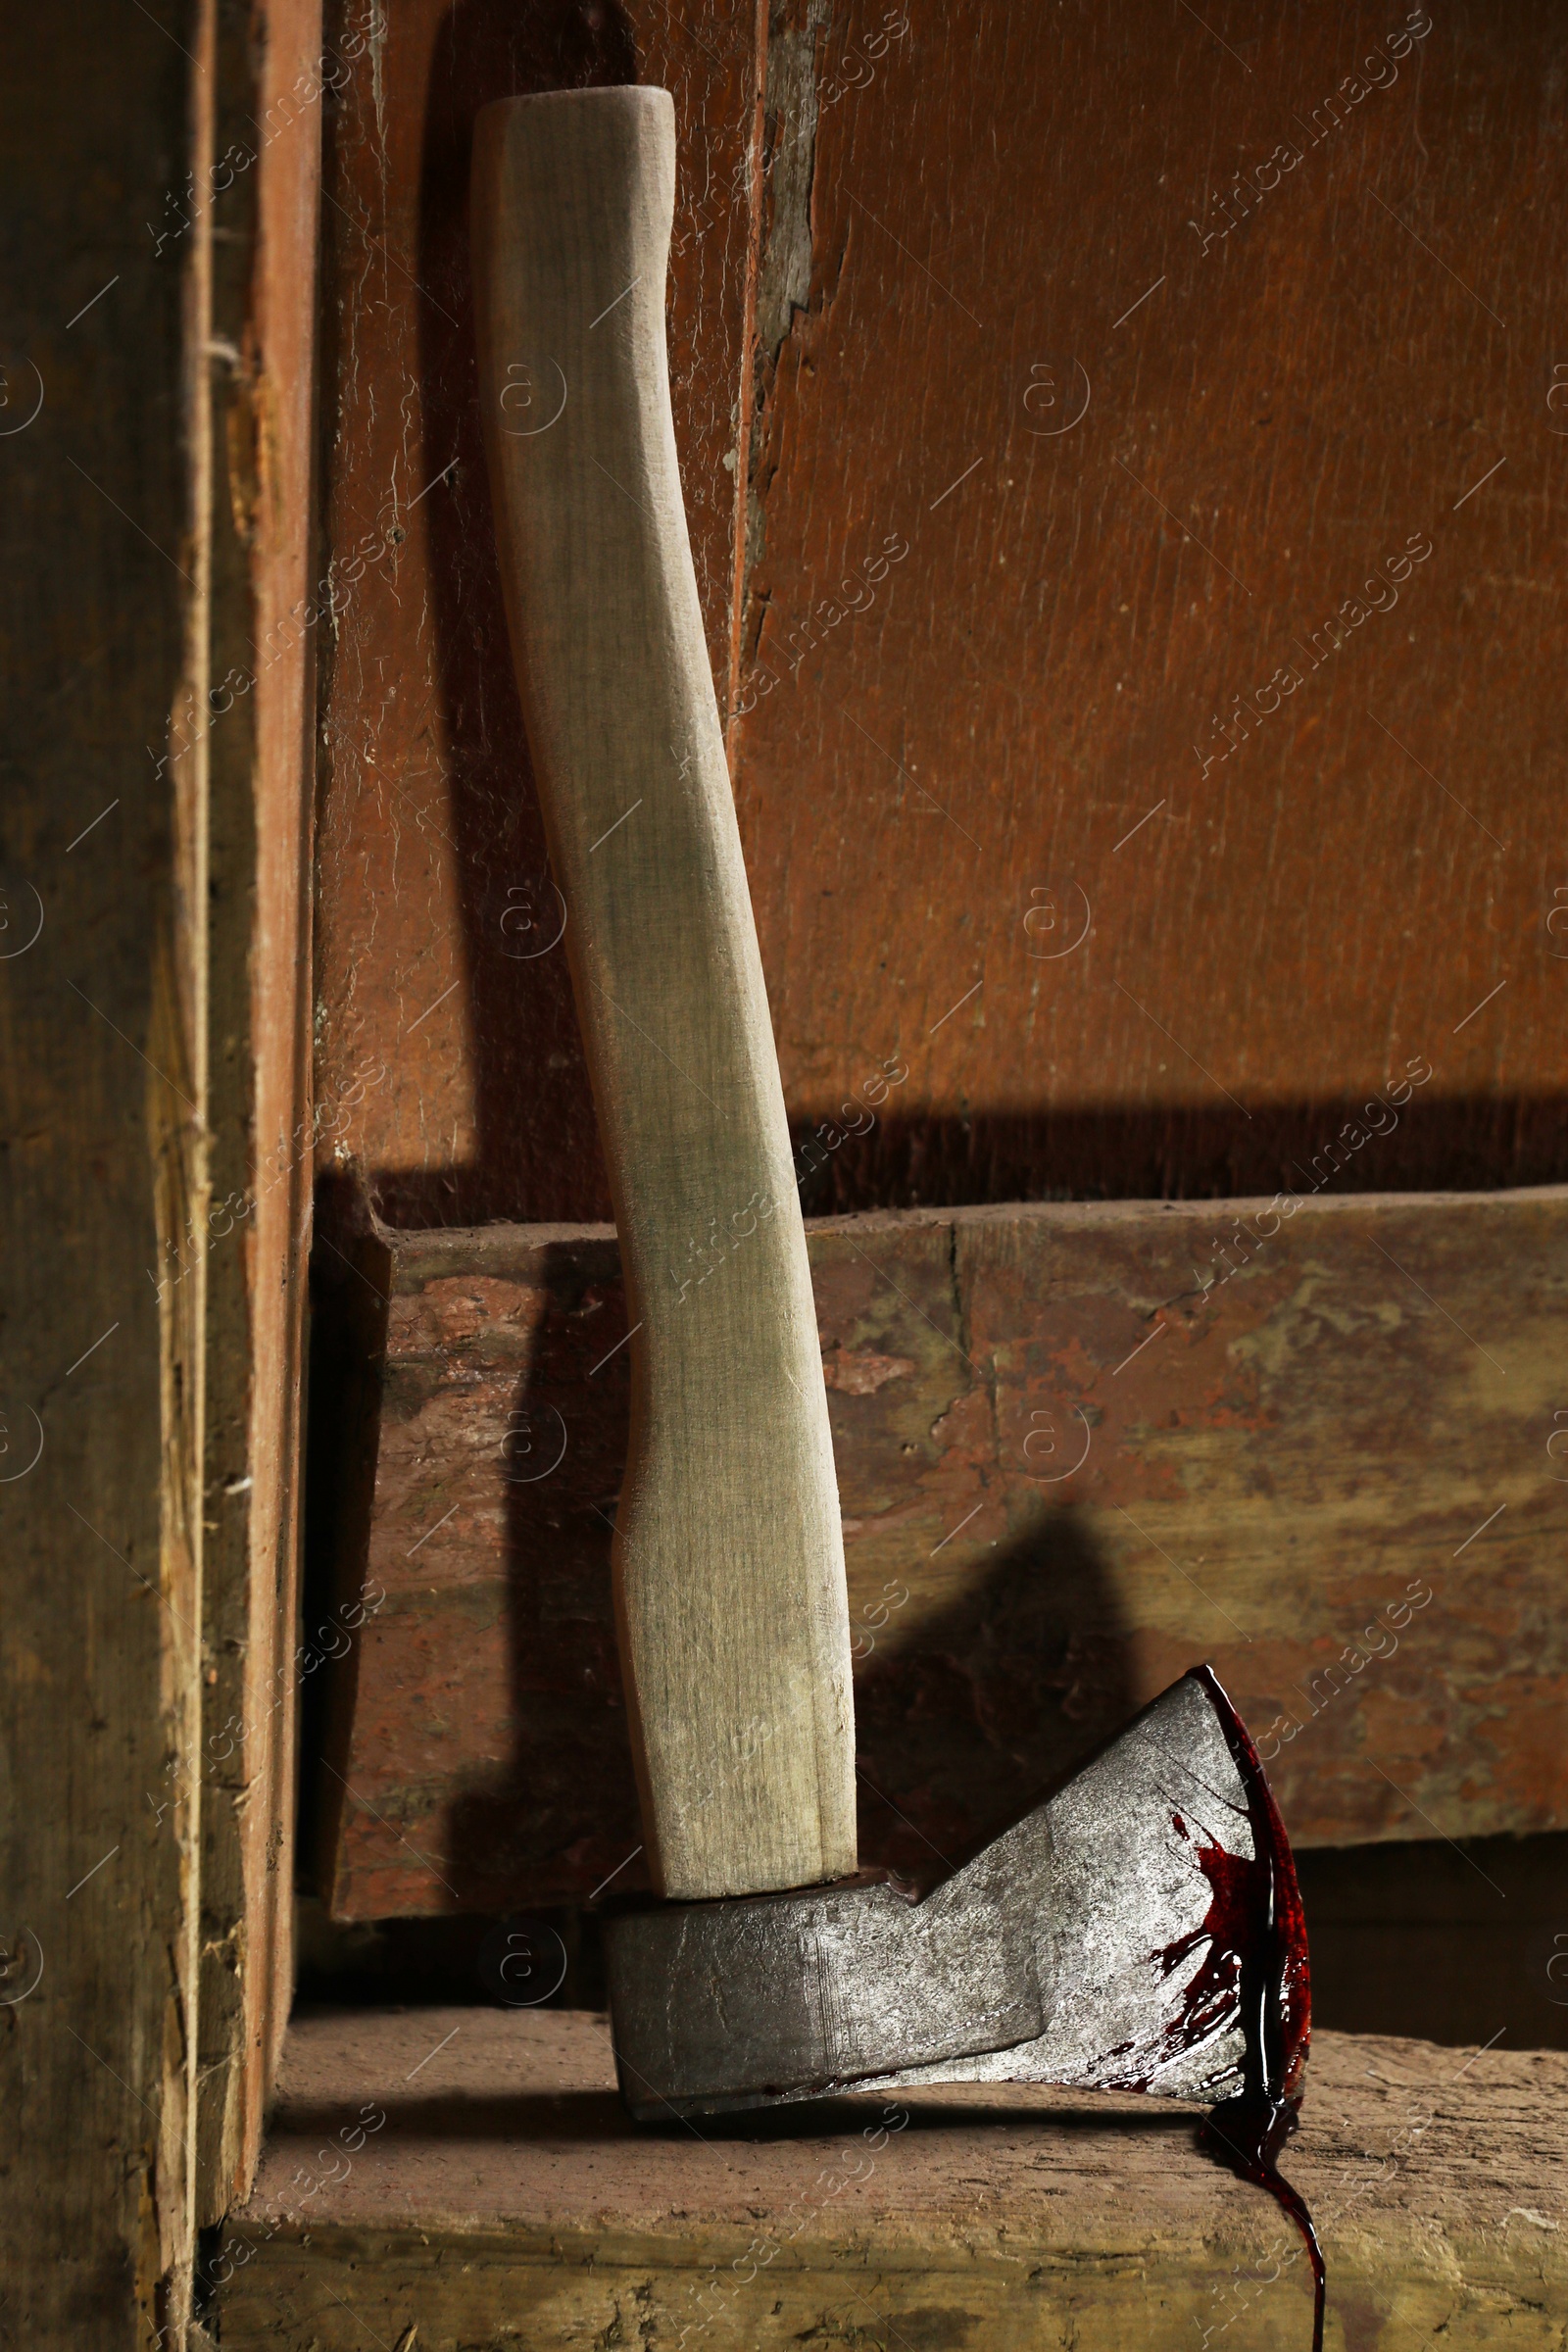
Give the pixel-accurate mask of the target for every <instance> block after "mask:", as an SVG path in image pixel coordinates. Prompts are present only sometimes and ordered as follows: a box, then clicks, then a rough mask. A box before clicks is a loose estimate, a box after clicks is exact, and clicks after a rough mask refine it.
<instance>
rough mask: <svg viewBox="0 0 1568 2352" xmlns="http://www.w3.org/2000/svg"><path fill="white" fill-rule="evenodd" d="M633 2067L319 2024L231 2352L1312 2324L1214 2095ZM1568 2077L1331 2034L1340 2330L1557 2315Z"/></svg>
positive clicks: (479, 2042) (988, 2338)
mask: <svg viewBox="0 0 1568 2352" xmlns="http://www.w3.org/2000/svg"><path fill="white" fill-rule="evenodd" d="M613 2081H614V2077H613V2065H612V2060H611V2051H610V2037H609V2031H608V2027H607V2024H606V2021H605V2020H604V2019H602V2018H600V2017H596V2016H593V2015H591V2014H589V2013H587V2012H585V2011H573V2010H560V2009H558V2010H544V2011H513V2012H510V2013H509V2012H504V2011H498V2010H491V2009H466V2008H465V2009H440V2008H428V2009H405V2010H397V2011H382V2012H370V2013H366V2012H359V2013H355V2014H345V2013H341V2012H339V2013H322V2014H318V2015H315V2016H305V2017H301V2018H299V2019H298V2020H297V2021H296V2023H295V2025H294V2026H293V2028H292V2030H291V2032H290V2034H289V2038H288V2042H287V2045H286V2050H285V2055H284V2062H283V2071H282V2076H281V2091H280V2101H279V2105H278V2108H277V2111H276V2114H275V2116H274V2119H273V2125H272V2131H271V2134H270V2139H269V2141H268V2143H267V2146H266V2148H265V2151H264V2155H263V2160H262V2166H261V2171H260V2174H259V2177H258V2180H257V2185H256V2190H255V2194H254V2195H253V2197H252V2199H251V2201H250V2203H249V2204H248V2205H246V2206H244V2207H242V2208H241V2209H240V2210H239V2211H238V2212H236V2213H235V2214H233V2215H231V2216H230V2218H229V2222H228V2225H227V2227H226V2229H225V2234H224V2247H223V2252H222V2254H221V2256H220V2258H219V2260H218V2262H217V2264H216V2266H215V2268H216V2270H217V2272H218V2273H219V2275H220V2276H221V2277H222V2278H224V2284H223V2285H222V2287H221V2292H220V2299H219V2311H218V2318H219V2323H220V2327H221V2341H222V2344H223V2347H224V2352H249V2348H250V2347H251V2346H262V2345H267V2346H271V2347H298V2348H299V2352H305V2348H306V2347H307V2346H309V2347H313V2352H365V2347H367V2346H369V2345H374V2344H377V2343H378V2344H380V2345H382V2346H383V2347H385V2348H386V2352H394V2348H396V2352H458V2347H460V2346H461V2347H464V2348H465V2352H475V2348H476V2347H479V2346H486V2347H488V2346H492V2345H494V2346H500V2345H503V2344H506V2345H509V2346H511V2345H515V2346H541V2347H543V2346H546V2345H549V2346H560V2345H571V2346H582V2347H584V2352H586V2348H587V2347H589V2346H595V2347H600V2346H603V2347H611V2346H618V2345H627V2346H632V2345H635V2346H638V2347H640V2348H642V2347H646V2348H647V2352H674V2348H675V2347H677V2346H681V2345H686V2346H697V2345H703V2346H706V2347H708V2348H709V2352H731V2348H732V2347H733V2348H735V2352H741V2348H743V2347H744V2348H745V2352H760V2348H762V2347H770V2346H774V2345H777V2346H779V2347H784V2346H788V2345H797V2344H809V2345H820V2346H828V2345H855V2346H860V2347H864V2348H865V2352H871V2347H873V2346H874V2347H879V2348H881V2347H885V2348H886V2352H946V2348H947V2347H954V2348H955V2352H956V2348H958V2347H962V2352H1024V2348H1025V2347H1027V2348H1028V2352H1045V2348H1046V2347H1054V2346H1062V2347H1065V2346H1068V2345H1071V2346H1073V2347H1074V2348H1075V2352H1113V2348H1114V2352H1124V2348H1125V2352H1132V2348H1133V2347H1137V2352H1164V2348H1165V2347H1167V2346H1168V2347H1170V2348H1171V2352H1177V2348H1178V2347H1179V2348H1180V2352H1192V2347H1193V2346H1194V2345H1195V2344H1208V2343H1212V2342H1214V2341H1215V2340H1216V2339H1218V2340H1222V2341H1223V2343H1224V2345H1225V2347H1226V2352H1254V2348H1258V2347H1263V2346H1267V2347H1268V2348H1269V2352H1292V2348H1293V2347H1296V2346H1299V2347H1300V2352H1306V2347H1307V2346H1308V2344H1309V2342H1310V2340H1311V2302H1310V2291H1309V2287H1308V2283H1307V2278H1306V2270H1305V2264H1304V2262H1303V2260H1302V2259H1301V2258H1300V2255H1299V2244H1298V2241H1297V2239H1296V2237H1295V2233H1294V2231H1293V2230H1292V2229H1291V2228H1290V2226H1289V2225H1288V2224H1287V2223H1286V2222H1285V2221H1284V2219H1283V2217H1282V2216H1281V2215H1280V2214H1279V2213H1278V2212H1277V2210H1276V2208H1275V2207H1274V2206H1273V2204H1272V2203H1271V2202H1270V2200H1269V2199H1268V2198H1267V2197H1266V2196H1264V2195H1263V2194H1262V2192H1261V2191H1259V2190H1257V2189H1254V2188H1250V2187H1249V2186H1247V2185H1246V2184H1245V2183H1243V2182H1241V2181H1238V2180H1233V2179H1232V2178H1231V2177H1230V2176H1229V2175H1228V2174H1226V2173H1224V2172H1222V2171H1220V2170H1219V2169H1218V2168H1217V2167H1216V2166H1214V2165H1213V2164H1212V2163H1210V2162H1209V2161H1208V2160H1207V2159H1205V2158H1204V2157H1202V2156H1201V2154H1200V2153H1199V2152H1198V2150H1197V2148H1196V2146H1195V2140H1194V2129H1195V2123H1196V2120H1197V2117H1198V2114H1199V2113H1200V2112H1201V2111H1200V2110H1196V2109H1192V2108H1188V2107H1176V2106H1174V2105H1170V2104H1167V2103H1165V2102H1162V2101H1158V2100H1151V2099H1138V2098H1132V2097H1127V2096H1122V2095H1118V2094H1113V2093H1101V2094H1082V2093H1066V2092H1060V2091H1050V2090H1041V2089H1035V2088H1033V2087H1023V2086H1007V2087H999V2086H987V2087H986V2088H985V2089H984V2090H983V2091H982V2090H980V2089H978V2088H977V2087H972V2086H962V2085H954V2086H952V2087H950V2088H947V2089H943V2090H930V2091H925V2092H922V2093H920V2094H919V2095H918V2096H915V2095H910V2096H908V2097H907V2098H906V2099H904V2100H903V2101H901V2102H897V2103H896V2102H893V2101H890V2100H887V2099H881V2098H848V2099H839V2100H834V2101H830V2102H823V2103H821V2104H819V2105H816V2106H814V2107H811V2108H809V2109H801V2110H798V2111H795V2112H793V2113H786V2114H775V2115H774V2116H771V2117H762V2118H746V2119H736V2120H734V2121H732V2122H730V2123H728V2124H724V2123H718V2122H711V2121H710V2122H705V2123H704V2124H702V2125H701V2126H700V2127H691V2126H678V2127H672V2128H671V2129H670V2130H669V2131H639V2130H637V2129H636V2128H635V2127H633V2126H632V2125H631V2124H630V2123H629V2122H628V2121H627V2119H626V2117H625V2114H624V2112H623V2111H622V2109H621V2107H620V2104H619V2100H618V2098H617V2096H616V2094H615V2092H614V2088H613ZM1565 2098H1568V2055H1564V2054H1562V2053H1556V2052H1553V2053H1546V2052H1517V2051H1516V2052H1509V2051H1507V2050H1504V2049H1501V2048H1493V2049H1488V2050H1484V2051H1481V2052H1472V2051H1464V2050H1452V2049H1441V2048H1438V2047H1437V2046H1435V2045H1434V2044H1432V2043H1429V2042H1419V2041H1407V2040H1396V2039H1386V2038H1382V2037H1372V2036H1357V2035H1346V2034H1324V2035H1322V2036H1320V2037H1319V2039H1318V2040H1317V2042H1316V2044H1315V2046H1314V2049H1313V2054H1312V2060H1311V2067H1310V2073H1309V2078H1308V2086H1307V2094H1306V2103H1305V2109H1304V2120H1303V2123H1302V2128H1301V2131H1300V2133H1299V2137H1298V2138H1297V2140H1296V2141H1295V2142H1294V2143H1293V2146H1292V2149H1291V2153H1290V2159H1289V2163H1288V2166H1287V2171H1288V2173H1289V2176H1290V2177H1291V2178H1292V2179H1293V2180H1295V2181H1296V2182H1297V2184H1298V2185H1299V2188H1300V2189H1301V2191H1302V2193H1303V2194H1304V2195H1305V2197H1306V2198H1307V2200H1308V2202H1309V2203H1310V2205H1311V2206H1312V2208H1313V2210H1314V2212H1315V2214H1316V2216H1317V2219H1318V2222H1319V2227H1320V2229H1321V2232H1322V2236H1323V2240H1324V2244H1325V2249H1326V2252H1327V2258H1328V2268H1329V2321H1328V2334H1327V2342H1328V2345H1329V2347H1330V2352H1347V2348H1350V2347H1353V2352H1418V2348H1419V2352H1424V2347H1426V2346H1427V2345H1429V2344H1430V2342H1431V2341H1432V2340H1433V2339H1434V2338H1436V2339H1437V2340H1438V2341H1440V2342H1449V2341H1452V2342H1456V2343H1462V2344H1464V2345H1465V2346H1466V2347H1467V2348H1474V2347H1482V2346H1491V2345H1497V2346H1501V2345H1503V2344H1506V2345H1507V2346H1508V2348H1509V2352H1535V2347H1537V2346H1539V2347H1541V2348H1542V2352H1545V2348H1546V2347H1547V2346H1548V2345H1549V2346H1552V2347H1555V2346H1556V2345H1557V2344H1558V2343H1559V2341H1560V2334H1559V2328H1560V2317H1561V2313H1562V2312H1563V2310H1564V2309H1565V2308H1568V2127H1565V2124H1564V2120H1563V2111H1564V2105H1565ZM383 2119H384V2120H383Z"/></svg>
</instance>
